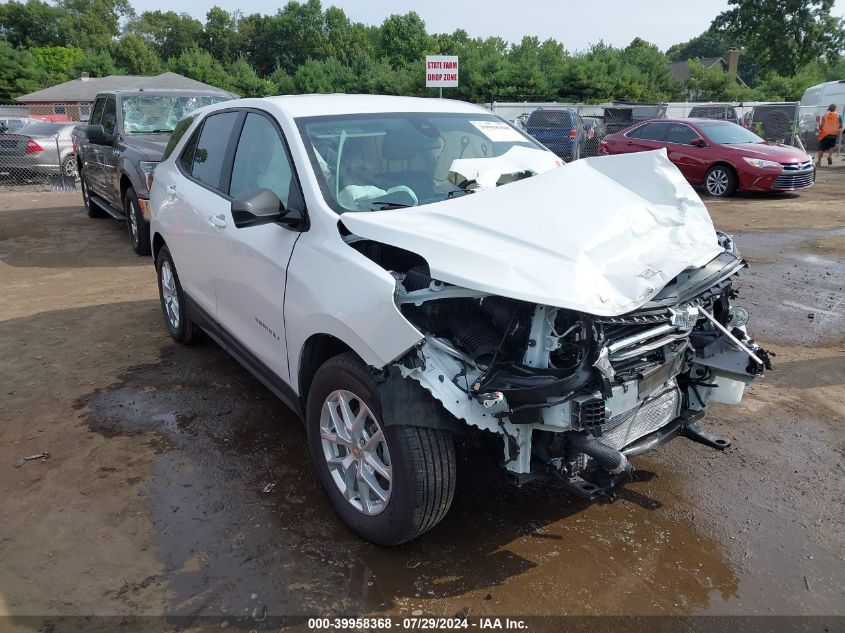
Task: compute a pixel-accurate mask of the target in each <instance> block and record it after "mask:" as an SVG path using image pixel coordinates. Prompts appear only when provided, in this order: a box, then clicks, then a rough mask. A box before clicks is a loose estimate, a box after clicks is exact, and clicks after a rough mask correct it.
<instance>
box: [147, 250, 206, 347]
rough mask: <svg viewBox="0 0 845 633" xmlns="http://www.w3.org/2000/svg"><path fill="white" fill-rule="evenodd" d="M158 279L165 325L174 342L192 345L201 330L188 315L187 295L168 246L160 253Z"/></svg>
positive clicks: (157, 260)
mask: <svg viewBox="0 0 845 633" xmlns="http://www.w3.org/2000/svg"><path fill="white" fill-rule="evenodd" d="M156 277H158V296H159V301H160V302H161V314H162V316H164V325H165V326H166V327H167V331H168V332H170V336H172V337H173V340H174V341H176V342H177V343H182V344H183V345H190V344H191V343H193V342H194V341H195V340H196V339H197V338H198V334H199V328H197V326H196V325H194V322H193V321H192V320H191V317H190V315H189V314H188V309H187V308H188V305H187V302H186V301H185V293H184V291H183V290H182V284H181V283H180V282H179V275H178V274H177V273H176V266H175V265H174V264H173V258H172V257H171V256H170V250H168V248H167V246H162V247H161V250H160V251H159V252H158V258H157V259H156Z"/></svg>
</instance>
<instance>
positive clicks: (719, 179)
mask: <svg viewBox="0 0 845 633" xmlns="http://www.w3.org/2000/svg"><path fill="white" fill-rule="evenodd" d="M736 186H737V179H736V173H734V170H733V169H731V168H730V167H728V166H727V165H713V166H712V167H711V168H710V169H708V170H707V175H706V176H704V188H705V189H706V190H707V193H708V194H709V195H711V196H713V197H714V198H727V197H728V196H732V195H734V193H736Z"/></svg>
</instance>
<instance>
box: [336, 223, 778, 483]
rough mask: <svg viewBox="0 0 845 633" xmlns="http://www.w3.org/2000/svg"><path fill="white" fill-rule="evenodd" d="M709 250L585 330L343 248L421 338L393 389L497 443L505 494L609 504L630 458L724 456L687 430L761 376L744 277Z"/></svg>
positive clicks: (580, 320)
mask: <svg viewBox="0 0 845 633" xmlns="http://www.w3.org/2000/svg"><path fill="white" fill-rule="evenodd" d="M718 240H719V244H720V246H722V247H723V248H724V252H723V253H721V254H720V255H718V256H717V257H716V258H714V259H713V260H712V261H711V262H709V263H708V264H706V265H705V266H703V267H701V268H696V269H689V270H687V271H684V272H682V273H681V274H679V275H678V276H677V277H675V278H674V279H673V280H672V281H671V282H670V283H669V284H667V285H666V286H665V287H664V288H663V289H662V290H661V291H660V292H659V293H657V294H656V295H655V296H654V297H653V298H652V299H650V300H649V301H648V302H646V303H645V304H644V305H642V306H641V307H640V308H638V309H637V310H635V311H632V312H629V313H627V314H621V315H618V316H596V315H591V314H587V313H583V312H578V311H574V310H569V309H563V308H557V307H553V306H547V305H537V304H532V303H529V302H526V301H521V300H517V299H512V298H507V297H501V296H496V295H492V294H489V293H486V292H483V291H477V290H470V289H466V288H461V287H459V286H456V285H451V284H448V283H444V282H442V281H439V280H437V279H434V278H432V276H431V274H430V272H429V268H428V266H427V264H426V262H425V261H424V260H423V259H422V258H420V257H419V256H416V255H414V254H412V253H409V252H408V251H403V250H402V249H398V248H395V247H391V246H387V245H384V244H379V243H375V242H372V241H369V240H364V239H361V238H356V236H354V235H347V241H348V243H350V245H351V246H353V248H356V249H357V250H359V251H360V252H361V253H362V254H364V255H365V256H367V257H368V258H370V259H372V260H373V261H376V262H377V263H379V265H381V266H383V267H384V268H385V269H386V270H388V271H390V274H391V275H392V276H393V277H394V279H395V281H396V292H395V302H396V304H397V307H398V308H399V310H400V311H401V313H402V315H403V316H404V317H405V318H406V319H407V320H408V321H410V322H411V323H412V324H413V325H414V326H415V327H416V328H418V330H419V331H420V332H421V333H422V334H423V336H424V339H423V340H422V341H421V342H420V344H419V345H417V346H416V347H415V348H414V349H412V350H411V351H410V352H408V353H407V354H406V355H404V356H403V357H402V358H400V359H397V361H396V363H395V367H396V368H397V369H398V370H399V374H401V377H402V378H404V379H410V380H413V381H416V382H418V383H419V384H420V385H421V386H422V387H423V388H424V389H425V390H427V391H428V392H429V393H430V394H431V396H432V397H433V398H434V399H436V400H437V401H439V402H440V404H442V406H443V408H444V409H445V410H446V411H447V412H448V413H449V414H451V416H453V417H454V418H457V419H459V420H462V421H464V422H466V423H467V424H469V425H472V426H473V427H477V428H478V429H482V430H485V431H490V432H493V433H497V434H499V435H500V436H501V438H502V441H503V463H504V466H505V468H506V469H507V471H509V473H510V474H511V475H512V476H513V477H514V478H515V479H516V480H517V482H519V483H523V482H525V481H528V480H530V479H533V478H535V477H538V476H545V477H551V478H553V479H555V480H557V481H559V482H560V483H561V484H562V485H564V486H565V487H566V488H567V489H569V490H571V491H572V492H574V493H577V494H579V495H581V496H584V497H588V498H592V497H595V496H613V494H614V491H615V490H616V489H617V488H618V487H619V486H620V485H622V484H624V483H625V481H627V480H628V479H630V477H631V476H632V474H633V467H632V466H631V464H630V462H629V461H628V458H629V457H631V456H633V455H638V454H640V453H643V452H645V451H647V450H650V449H652V448H654V447H656V446H658V445H660V444H662V443H664V442H666V441H668V440H669V439H672V438H674V437H678V436H684V437H687V438H689V439H692V440H694V441H697V442H700V443H703V444H706V445H708V446H711V447H713V448H716V449H724V448H726V447H727V446H728V445H729V443H728V442H727V441H726V440H723V439H720V438H718V437H715V436H713V435H711V434H709V433H707V432H705V431H703V430H702V429H701V428H700V427H699V425H698V419H699V418H700V417H701V415H702V414H703V412H704V411H705V410H706V409H707V407H708V405H709V404H710V403H712V402H721V403H727V404H736V403H738V402H739V401H740V399H741V397H742V393H743V390H744V388H745V386H746V385H748V384H750V383H751V382H752V381H753V380H754V379H755V378H756V377H759V376H761V375H762V374H763V372H764V370H765V369H766V368H770V363H769V358H768V354H767V353H766V352H765V351H764V350H762V349H761V348H760V347H759V346H758V345H757V344H756V343H755V342H754V341H753V340H752V339H751V338H750V337H749V336H748V334H747V333H746V329H745V323H746V321H747V319H748V313H747V311H746V310H745V309H743V308H741V307H739V306H732V305H731V300H732V299H734V298H735V297H736V293H735V291H734V289H733V286H732V282H733V279H734V278H735V276H736V275H737V274H738V273H739V272H740V271H741V270H742V269H743V268H745V267H746V263H745V262H744V261H743V260H742V258H741V256H740V254H739V252H738V251H737V249H736V247H735V245H734V244H733V241H732V239H731V238H730V237H729V236H727V235H725V234H721V233H719V234H718Z"/></svg>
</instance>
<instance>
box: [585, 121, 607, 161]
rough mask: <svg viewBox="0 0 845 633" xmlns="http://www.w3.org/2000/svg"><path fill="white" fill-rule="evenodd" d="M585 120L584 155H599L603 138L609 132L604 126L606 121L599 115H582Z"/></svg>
mask: <svg viewBox="0 0 845 633" xmlns="http://www.w3.org/2000/svg"><path fill="white" fill-rule="evenodd" d="M581 118H582V120H583V121H584V131H585V132H586V138H585V139H584V148H583V150H582V152H581V153H582V155H583V156H598V154H599V149H600V144H601V140H602V139H603V138H604V136H605V134H607V130H606V129H605V127H604V121H603V120H602V119H600V118H599V117H594V116H585V117H581Z"/></svg>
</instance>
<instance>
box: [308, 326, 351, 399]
mask: <svg viewBox="0 0 845 633" xmlns="http://www.w3.org/2000/svg"><path fill="white" fill-rule="evenodd" d="M345 352H352V353H353V354H355V355H356V356H358V358H361V357H360V355H359V354H357V353H356V352H355V350H353V349H352V347H351V346H350V345H348V344H347V343H346V342H344V341H342V340H340V339H339V338H337V337H336V336H332V335H331V334H312V335H311V336H310V337H309V338H308V339H307V340H306V341H305V344H304V345H303V346H302V350H301V351H300V353H299V371H298V375H297V377H296V378H297V387H298V391H299V399H300V400H301V401H302V403H303V409H304V407H305V402H306V401H307V400H308V390H309V389H310V388H311V383H312V382H313V381H314V376H315V375H316V374H317V370H319V369H320V367H321V366H322V365H323V364H324V363H325V362H326V361H327V360H329V359H330V358H333V357H334V356H339V355H340V354H343V353H345ZM362 360H363V359H362Z"/></svg>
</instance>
